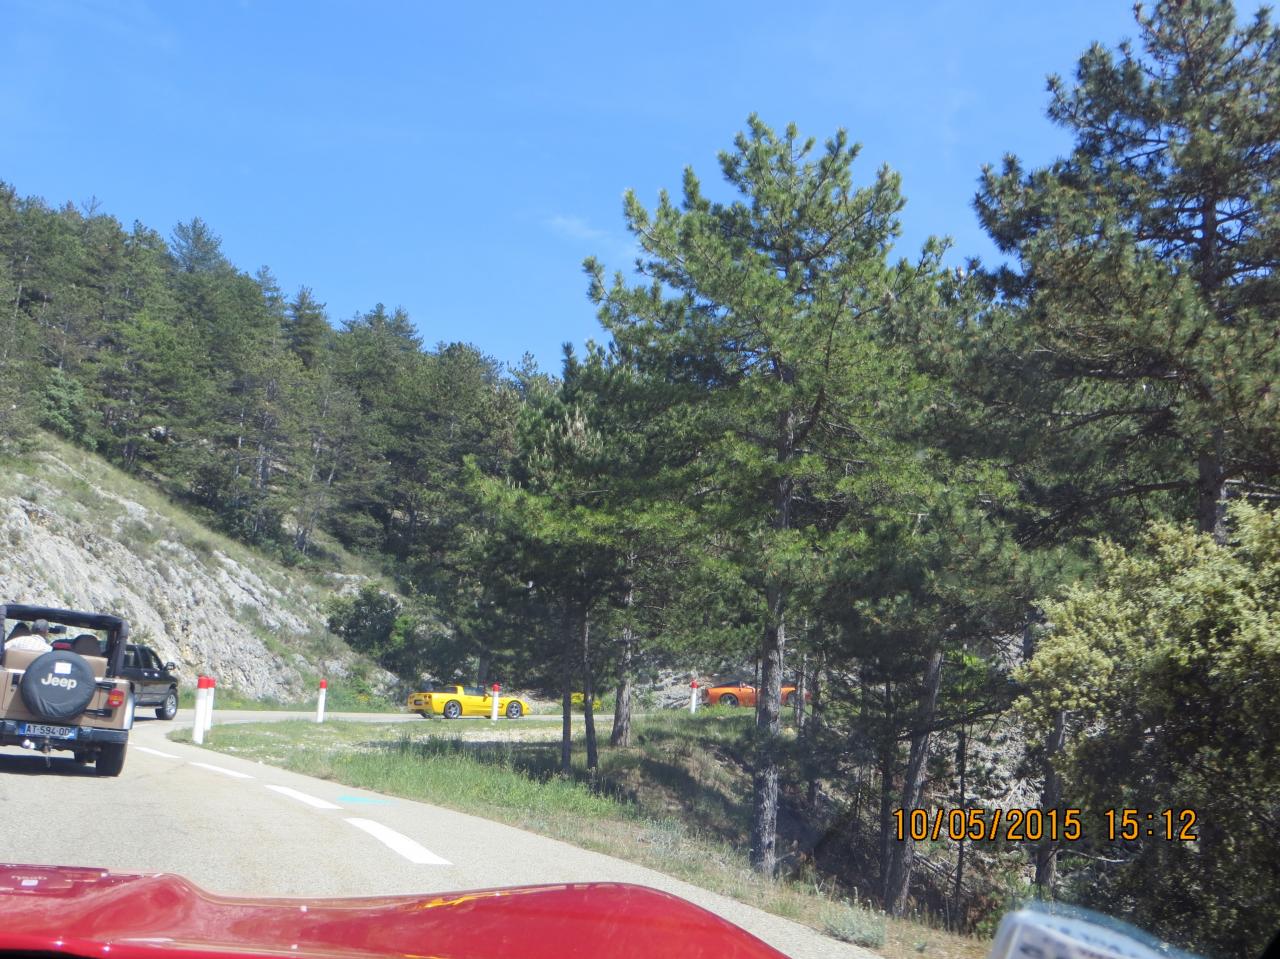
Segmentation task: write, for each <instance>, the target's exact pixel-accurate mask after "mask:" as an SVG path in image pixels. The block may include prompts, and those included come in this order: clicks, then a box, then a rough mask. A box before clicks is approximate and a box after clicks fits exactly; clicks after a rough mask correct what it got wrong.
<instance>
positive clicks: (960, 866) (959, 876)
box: [951, 723, 969, 929]
mask: <svg viewBox="0 0 1280 959" xmlns="http://www.w3.org/2000/svg"><path fill="white" fill-rule="evenodd" d="M968 738H969V737H968V735H967V734H966V733H965V728H964V724H963V723H962V724H961V725H960V729H959V731H958V732H957V733H956V765H957V766H958V767H959V770H960V811H961V812H963V813H964V814H965V815H966V816H968V810H969V797H968V795H967V793H968V784H967V783H966V782H965V771H966V769H965V767H966V765H967V763H968V759H969V743H968ZM966 821H967V820H966ZM965 832H967V830H965V831H964V832H961V834H960V843H959V850H958V851H957V853H956V888H955V892H954V895H953V896H952V906H951V911H952V914H953V915H954V916H956V917H959V916H960V915H961V910H960V897H961V894H962V893H963V891H964V849H965V846H964V837H965ZM960 926H961V923H960V922H959V920H958V919H957V920H956V921H955V923H954V924H953V928H956V929H959V928H960Z"/></svg>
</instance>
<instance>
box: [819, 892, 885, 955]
mask: <svg viewBox="0 0 1280 959" xmlns="http://www.w3.org/2000/svg"><path fill="white" fill-rule="evenodd" d="M822 928H823V931H824V932H826V934H827V935H828V936H831V937H832V938H833V939H839V940H841V941H842V942H851V943H853V944H854V945H855V946H864V947H866V948H867V949H878V948H880V947H881V946H883V945H884V940H885V928H886V923H885V916H884V913H882V912H879V911H877V910H873V909H864V908H863V907H862V906H854V905H850V904H849V903H847V902H841V903H833V904H832V905H831V906H829V907H828V908H827V909H826V910H824V911H823V913H822Z"/></svg>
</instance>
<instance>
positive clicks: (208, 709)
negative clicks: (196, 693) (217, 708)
mask: <svg viewBox="0 0 1280 959" xmlns="http://www.w3.org/2000/svg"><path fill="white" fill-rule="evenodd" d="M208 679H209V688H208V689H207V690H206V691H205V695H206V699H205V704H204V731H205V732H208V731H209V730H211V729H212V728H213V694H214V693H215V692H216V691H217V689H218V680H217V679H216V678H214V677H213V676H210V677H208Z"/></svg>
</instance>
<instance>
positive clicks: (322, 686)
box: [316, 679, 329, 723]
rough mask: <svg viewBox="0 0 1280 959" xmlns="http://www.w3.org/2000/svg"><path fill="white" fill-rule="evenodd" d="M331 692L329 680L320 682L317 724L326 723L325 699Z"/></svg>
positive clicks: (317, 701)
mask: <svg viewBox="0 0 1280 959" xmlns="http://www.w3.org/2000/svg"><path fill="white" fill-rule="evenodd" d="M328 692H329V680H327V679H322V680H320V698H319V699H317V700H316V722H318V723H322V722H324V697H325V694H326V693H328Z"/></svg>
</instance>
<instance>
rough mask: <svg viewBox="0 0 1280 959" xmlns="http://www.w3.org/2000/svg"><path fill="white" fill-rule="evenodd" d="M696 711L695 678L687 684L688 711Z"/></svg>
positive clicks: (696, 685) (696, 684)
mask: <svg viewBox="0 0 1280 959" xmlns="http://www.w3.org/2000/svg"><path fill="white" fill-rule="evenodd" d="M697 711H698V681H697V680H696V679H695V680H694V681H693V682H691V683H690V684H689V712H691V713H696V712H697Z"/></svg>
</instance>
